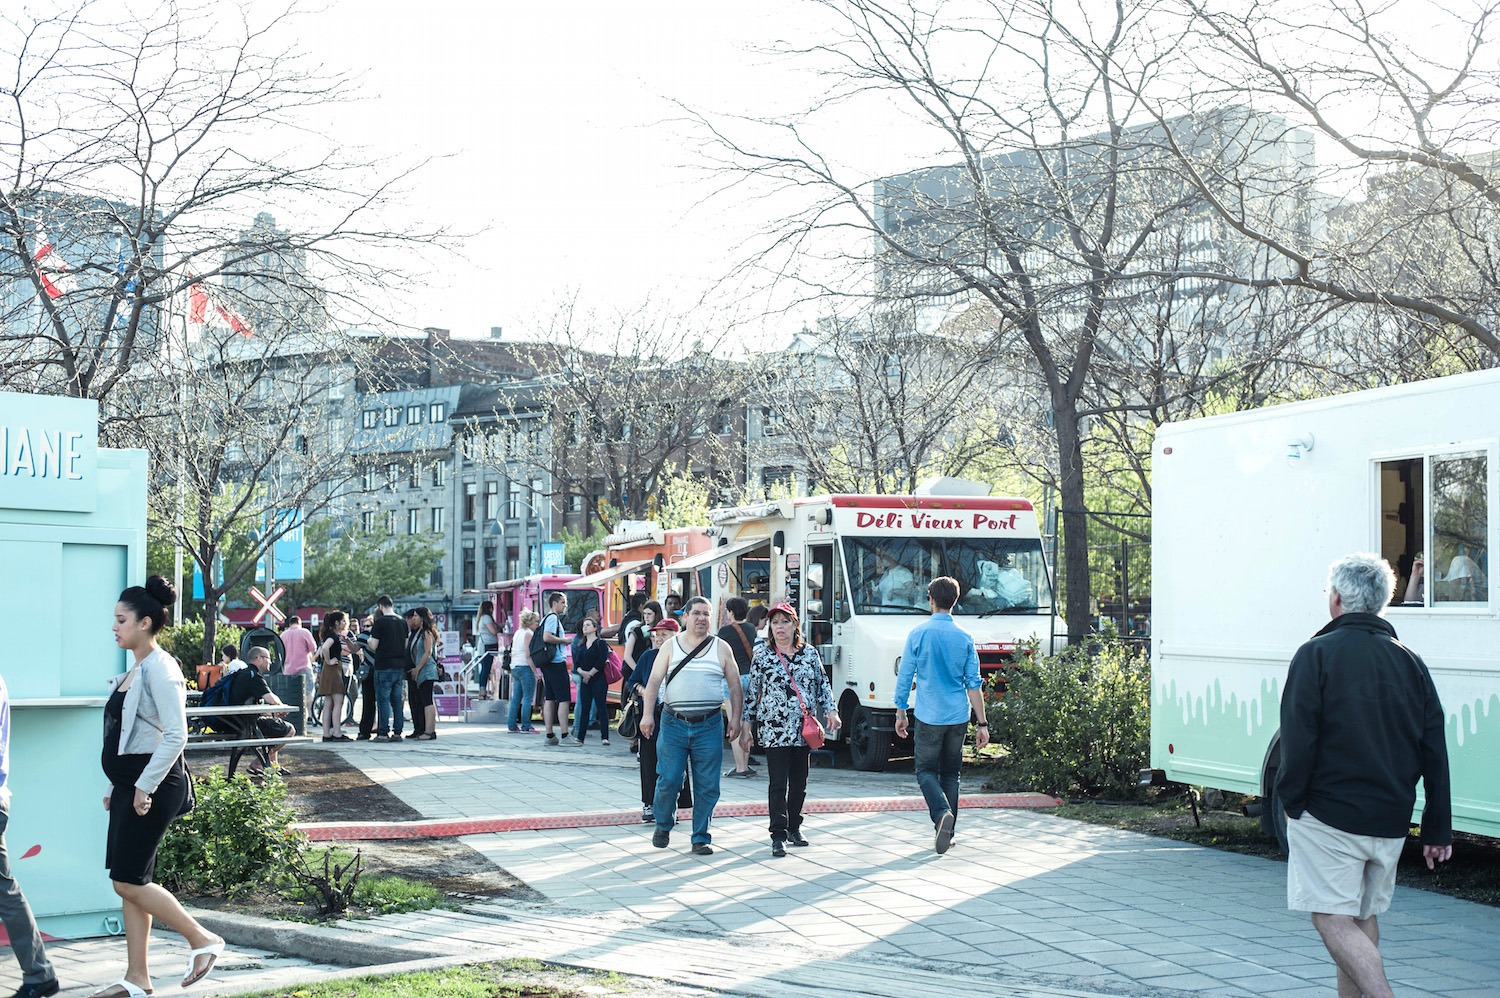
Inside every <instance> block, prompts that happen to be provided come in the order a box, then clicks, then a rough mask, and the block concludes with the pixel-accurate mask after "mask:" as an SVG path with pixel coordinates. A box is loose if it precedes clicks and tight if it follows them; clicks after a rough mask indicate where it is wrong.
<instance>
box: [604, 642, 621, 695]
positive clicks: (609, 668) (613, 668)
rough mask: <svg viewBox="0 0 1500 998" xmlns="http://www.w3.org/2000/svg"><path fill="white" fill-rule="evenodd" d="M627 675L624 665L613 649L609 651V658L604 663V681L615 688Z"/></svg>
mask: <svg viewBox="0 0 1500 998" xmlns="http://www.w3.org/2000/svg"><path fill="white" fill-rule="evenodd" d="M624 675H625V669H624V663H623V662H621V661H620V656H619V654H617V653H616V652H615V650H614V649H613V648H611V649H610V650H609V658H607V659H605V661H604V681H605V682H606V683H609V684H610V685H611V686H613V685H614V684H615V683H618V682H619V681H620V679H621V677H623V676H624Z"/></svg>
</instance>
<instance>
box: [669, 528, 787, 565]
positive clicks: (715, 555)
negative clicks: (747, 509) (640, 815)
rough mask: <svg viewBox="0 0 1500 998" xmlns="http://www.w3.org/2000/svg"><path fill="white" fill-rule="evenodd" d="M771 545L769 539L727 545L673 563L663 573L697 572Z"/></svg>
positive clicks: (756, 539)
mask: <svg viewBox="0 0 1500 998" xmlns="http://www.w3.org/2000/svg"><path fill="white" fill-rule="evenodd" d="M770 543H771V538H769V537H757V538H755V539H754V540H749V541H740V542H738V543H736V544H726V545H724V546H723V547H719V548H714V549H713V550H712V551H704V552H703V553H702V554H695V555H693V556H692V557H691V558H684V559H683V560H682V561H676V562H673V563H672V564H670V565H668V566H666V568H664V569H663V571H665V572H696V571H697V570H698V569H700V568H704V567H706V566H708V565H714V564H717V563H719V562H721V561H724V560H725V559H726V558H733V557H734V556H735V555H738V554H744V553H745V552H746V551H753V550H755V549H756V548H758V547H765V546H766V545H768V544H770Z"/></svg>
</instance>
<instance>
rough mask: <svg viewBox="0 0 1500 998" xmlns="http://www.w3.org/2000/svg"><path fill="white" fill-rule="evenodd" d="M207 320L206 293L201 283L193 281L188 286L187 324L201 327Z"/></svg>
mask: <svg viewBox="0 0 1500 998" xmlns="http://www.w3.org/2000/svg"><path fill="white" fill-rule="evenodd" d="M207 318H208V292H207V291H205V290H204V289H203V284H202V282H201V281H194V282H193V283H192V284H190V285H188V322H190V323H192V324H193V325H195V326H201V325H203V322H204V320H205V319H207Z"/></svg>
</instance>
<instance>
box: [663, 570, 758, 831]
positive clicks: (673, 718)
mask: <svg viewBox="0 0 1500 998" xmlns="http://www.w3.org/2000/svg"><path fill="white" fill-rule="evenodd" d="M712 617H713V611H712V610H711V609H710V607H709V603H708V600H706V599H704V598H703V597H702V596H694V597H693V598H692V599H690V600H688V602H687V606H686V607H684V608H683V611H682V621H683V633H682V634H679V635H678V636H677V637H676V638H674V639H673V640H671V641H668V642H667V643H666V644H664V645H662V648H661V651H659V652H657V654H656V661H655V662H654V663H653V665H652V668H651V679H650V681H649V682H648V683H647V684H646V695H645V700H644V703H643V704H642V710H641V734H643V735H645V736H646V737H648V738H649V737H650V736H651V732H652V731H653V730H654V729H655V727H656V710H655V706H656V702H657V693H658V691H659V692H660V693H661V705H662V712H661V734H660V736H658V737H657V740H656V801H655V803H654V804H653V806H652V810H653V813H654V815H655V818H656V833H655V834H654V835H652V836H651V844H652V845H654V846H656V847H657V848H658V849H665V848H666V846H667V842H668V840H669V839H670V838H671V835H672V826H673V825H674V824H675V823H676V821H677V807H676V803H677V792H678V791H679V790H680V789H681V788H682V781H683V778H684V777H685V776H686V775H687V768H688V766H689V765H691V766H692V767H693V852H694V853H696V854H698V855H699V856H710V855H712V854H713V851H714V850H713V847H712V846H711V845H709V843H710V842H712V841H713V836H712V835H710V834H709V831H708V823H709V819H711V818H712V817H713V814H714V805H715V804H717V803H718V802H719V776H720V770H721V769H722V768H723V766H724V736H725V734H726V731H725V724H724V712H723V711H722V710H721V709H720V707H721V705H722V704H723V687H724V684H725V683H728V684H729V724H728V731H727V734H728V736H729V738H730V740H733V739H735V738H736V737H738V735H739V730H740V708H741V707H742V706H743V704H744V694H743V691H742V690H741V689H740V672H739V669H738V667H737V666H736V665H735V662H734V654H733V653H732V652H731V651H730V649H729V645H727V644H725V643H724V642H723V641H721V640H720V639H719V638H717V637H715V636H714V635H713V634H712V632H711V630H710V624H711V623H712ZM668 677H670V679H669V678H668Z"/></svg>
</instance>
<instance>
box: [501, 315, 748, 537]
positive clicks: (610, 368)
mask: <svg viewBox="0 0 1500 998" xmlns="http://www.w3.org/2000/svg"><path fill="white" fill-rule="evenodd" d="M539 332H540V334H541V336H540V341H539V342H538V343H537V345H536V346H535V347H534V348H531V349H530V350H528V352H527V361H528V363H529V365H530V366H531V367H532V368H533V369H535V370H536V371H538V372H539V374H538V378H537V382H536V388H538V389H540V391H542V392H543V393H545V395H546V398H547V400H548V403H549V404H548V411H547V415H546V419H545V423H546V428H547V434H546V437H547V439H546V440H545V441H544V440H543V439H542V438H541V437H540V436H538V437H536V438H535V439H527V440H525V441H524V446H525V450H524V452H523V455H524V458H525V460H526V462H527V463H529V465H530V466H531V468H533V469H534V470H535V471H536V472H538V473H539V475H544V476H546V477H549V478H550V479H551V482H552V488H553V490H554V492H555V493H556V494H557V495H558V496H563V497H567V496H577V497H580V499H581V500H582V505H583V507H584V508H583V512H582V517H581V522H580V523H579V524H578V526H579V528H580V529H581V530H582V532H583V533H584V534H588V533H589V532H590V530H589V526H590V524H591V523H592V522H599V523H601V524H603V525H604V526H605V527H606V528H612V527H613V526H614V523H615V520H616V519H637V520H639V519H647V518H649V517H650V516H651V514H652V513H653V512H654V511H655V510H656V508H657V506H658V505H659V504H660V503H661V502H662V501H663V500H664V498H665V497H664V496H662V495H660V494H659V493H660V492H661V490H662V489H663V488H664V487H665V484H666V482H667V481H668V480H669V479H671V478H672V477H673V476H674V475H676V474H678V473H679V472H684V473H687V474H688V475H690V476H692V477H695V478H701V479H704V480H706V481H708V482H709V483H710V487H711V489H712V498H713V499H714V500H717V499H718V498H720V497H722V496H723V495H724V494H726V493H727V491H728V490H729V489H730V488H732V487H733V486H735V485H736V484H738V483H739V482H741V481H742V480H743V477H744V465H745V462H744V451H743V445H744V428H743V423H744V395H745V387H744V386H745V384H746V379H747V372H746V367H745V365H744V363H742V362H738V361H735V360H732V359H728V358H726V357H725V354H726V353H727V350H728V347H727V345H726V343H725V341H724V339H723V338H722V333H716V332H715V331H711V330H703V329H699V328H696V327H690V326H689V327H685V326H684V325H683V324H681V323H678V322H676V321H673V320H669V319H662V318H659V317H655V316H652V315H651V314H649V312H646V311H642V312H639V313H636V314H633V315H619V316H612V317H609V318H605V317H603V316H600V315H598V314H597V313H594V312H591V311H589V310H588V309H586V308H584V307H582V306H581V305H579V303H578V302H577V300H576V299H574V300H572V301H569V302H566V303H564V304H563V305H562V306H561V307H559V308H558V309H557V310H556V311H555V312H554V313H553V315H552V316H551V317H550V319H549V320H548V321H547V322H546V323H545V324H544V326H543V327H542V328H541V329H540V330H539ZM495 416H496V421H495V424H494V426H493V429H492V430H488V431H486V430H484V429H483V428H479V429H478V432H490V433H495V434H502V435H503V439H501V440H498V441H496V442H494V443H493V444H492V445H491V449H493V450H494V451H495V452H496V453H497V455H499V456H500V457H502V458H503V457H505V456H507V455H509V456H512V457H513V456H515V454H516V451H515V447H516V442H515V441H516V434H515V433H513V432H512V429H513V428H514V429H517V430H519V429H520V428H522V427H525V426H528V425H531V424H532V422H533V420H534V416H535V404H534V398H533V394H532V392H530V391H528V390H526V389H524V388H522V389H521V390H517V391H515V392H511V391H506V390H502V391H501V397H500V401H499V403H498V404H497V406H496V410H495Z"/></svg>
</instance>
